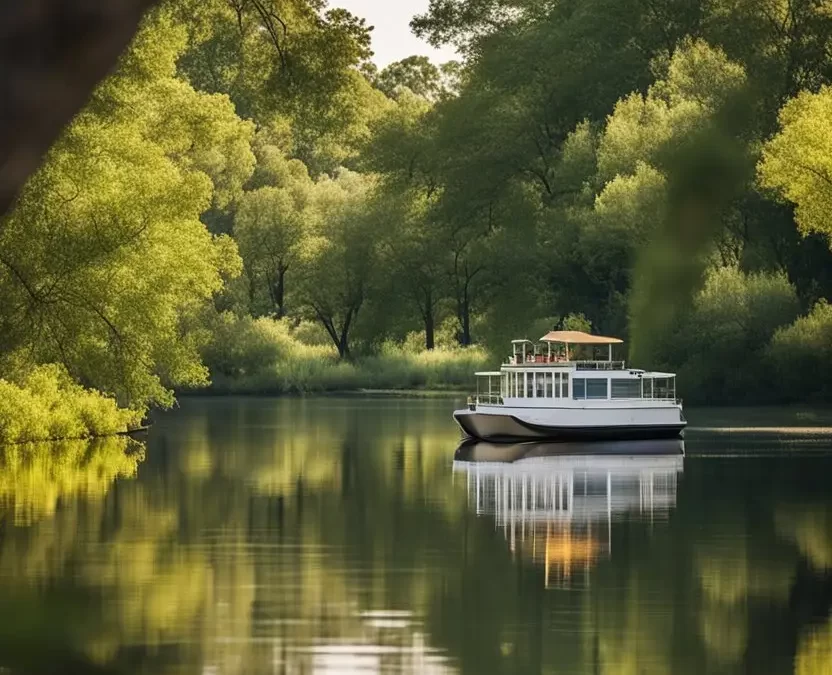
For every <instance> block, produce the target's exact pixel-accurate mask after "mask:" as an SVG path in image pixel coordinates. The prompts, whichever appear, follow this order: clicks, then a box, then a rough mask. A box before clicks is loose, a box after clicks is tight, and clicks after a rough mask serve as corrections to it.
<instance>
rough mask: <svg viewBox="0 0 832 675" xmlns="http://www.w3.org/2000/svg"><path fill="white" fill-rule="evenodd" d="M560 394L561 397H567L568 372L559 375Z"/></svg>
mask: <svg viewBox="0 0 832 675" xmlns="http://www.w3.org/2000/svg"><path fill="white" fill-rule="evenodd" d="M560 395H561V397H562V398H569V373H563V374H562V375H561V381H560Z"/></svg>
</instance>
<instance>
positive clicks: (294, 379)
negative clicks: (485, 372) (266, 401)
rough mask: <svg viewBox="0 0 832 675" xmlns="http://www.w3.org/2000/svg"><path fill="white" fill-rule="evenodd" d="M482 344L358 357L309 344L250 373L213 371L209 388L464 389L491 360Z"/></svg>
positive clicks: (253, 391)
mask: <svg viewBox="0 0 832 675" xmlns="http://www.w3.org/2000/svg"><path fill="white" fill-rule="evenodd" d="M487 360H488V358H487V355H486V354H485V352H484V351H482V350H480V349H476V348H473V349H464V350H463V349H455V350H444V349H438V350H434V351H432V352H422V353H419V354H412V353H407V352H405V351H403V350H400V349H393V348H387V349H385V351H384V353H381V354H378V355H376V356H368V357H363V358H359V359H356V360H355V361H350V362H347V361H338V360H337V357H336V356H335V355H334V354H332V353H331V350H329V349H327V348H321V347H305V348H304V349H301V350H298V353H296V354H295V355H293V356H292V357H290V358H288V359H286V360H281V361H277V362H274V363H271V364H269V365H268V366H266V367H265V368H263V369H260V370H257V371H256V372H252V373H241V374H237V375H229V374H224V373H218V374H215V375H214V376H213V382H212V385H211V388H210V389H209V390H208V392H209V393H215V394H307V393H325V392H347V391H360V390H373V391H382V390H383V391H388V392H392V391H399V392H401V391H413V390H431V391H463V390H468V389H470V387H471V383H472V382H473V373H474V372H475V371H477V370H482V369H483V368H484V367H485V366H486V364H487Z"/></svg>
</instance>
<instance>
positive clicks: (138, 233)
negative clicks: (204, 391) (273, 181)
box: [0, 10, 253, 408]
mask: <svg viewBox="0 0 832 675" xmlns="http://www.w3.org/2000/svg"><path fill="white" fill-rule="evenodd" d="M183 45H184V32H183V31H182V29H181V27H178V26H176V25H174V23H173V22H172V21H171V19H170V16H169V15H168V14H167V13H166V12H165V11H164V10H159V11H158V12H157V13H155V14H153V15H152V16H151V17H150V18H149V19H148V20H147V21H146V22H145V24H144V25H143V28H142V30H141V31H140V34H139V35H138V37H137V39H136V41H135V42H134V44H133V45H132V46H131V49H130V51H129V52H128V53H127V54H126V55H125V56H124V58H123V59H122V62H121V66H120V68H119V70H118V72H117V73H116V74H115V75H114V76H112V77H111V78H109V79H108V80H106V81H105V82H104V83H103V84H102V85H101V86H100V87H99V88H98V90H96V93H95V95H94V97H93V99H92V101H91V102H90V104H89V105H88V107H87V108H86V109H85V110H84V111H83V112H82V113H81V114H80V115H79V116H78V117H77V118H76V119H75V121H74V122H73V123H72V124H71V125H70V126H69V128H68V129H67V130H66V131H65V132H64V134H63V136H62V137H61V139H60V140H59V142H58V143H57V144H56V145H55V146H54V147H53V148H52V150H51V151H50V153H49V155H48V156H47V160H46V163H45V164H44V166H43V167H41V169H40V170H39V171H38V172H37V173H36V174H35V175H34V176H33V177H32V179H31V180H30V181H29V183H28V184H27V185H26V187H25V189H24V191H23V192H22V194H21V196H20V199H19V201H18V204H17V207H16V209H15V210H14V211H13V212H12V213H11V214H10V215H9V216H8V217H7V218H6V219H4V221H3V222H2V225H0V297H2V298H3V299H4V302H3V303H2V309H0V326H2V328H3V337H2V349H0V352H2V354H3V359H2V362H0V370H2V371H3V372H10V373H14V372H16V371H20V370H23V371H25V370H26V369H27V368H29V367H31V365H32V364H37V363H49V362H58V363H61V364H62V365H64V366H65V367H66V369H67V370H68V371H69V372H70V373H71V374H72V375H73V376H75V377H76V378H78V379H79V380H80V381H81V382H82V383H84V384H86V385H92V386H95V387H97V388H99V389H101V390H104V391H106V392H110V393H113V394H115V395H116V396H117V397H118V400H119V402H120V403H122V404H130V405H132V406H134V407H137V408H142V407H143V406H145V405H147V404H150V403H157V404H170V403H171V401H172V397H173V394H172V392H171V391H170V387H172V386H177V385H192V386H193V385H198V384H202V383H205V382H206V381H207V372H206V371H205V369H204V367H203V366H202V364H201V361H200V358H199V352H198V346H199V341H200V339H201V338H200V332H199V330H197V329H198V326H197V324H196V316H197V314H198V312H199V311H200V310H201V308H202V307H203V306H204V305H205V303H207V302H208V301H210V299H211V297H212V295H213V294H214V293H216V292H217V291H219V290H220V288H221V287H222V283H223V276H224V275H225V274H229V275H232V276H233V274H235V273H238V272H239V258H238V256H237V253H236V247H235V246H234V245H233V242H230V241H229V240H227V238H216V239H215V238H213V237H212V236H211V235H210V234H209V233H208V231H207V230H206V228H205V226H204V225H203V224H202V223H201V222H200V220H199V216H200V214H201V213H202V212H204V211H205V210H206V209H207V208H208V207H209V205H210V204H211V203H212V201H213V200H214V199H215V198H216V199H222V198H223V197H222V196H221V195H222V193H223V190H224V189H226V188H227V189H228V191H229V192H231V193H233V192H234V191H235V190H237V189H238V188H239V186H240V185H241V184H242V182H244V181H245V179H246V178H247V174H248V173H250V171H251V168H252V166H253V157H251V156H250V155H251V153H250V150H246V145H245V144H246V143H247V142H250V138H251V133H252V128H251V125H250V124H248V123H246V122H243V121H242V120H240V119H239V118H238V117H237V116H236V115H235V114H234V110H233V107H232V105H231V103H230V101H229V100H228V99H227V98H226V97H224V96H222V95H209V94H203V93H198V92H196V91H194V90H193V89H191V88H190V87H188V86H187V85H185V84H183V83H181V82H179V81H177V80H176V79H175V78H174V72H175V60H176V58H177V56H178V51H177V50H178V49H180V48H181V47H182V46H183ZM173 129H175V130H176V133H175V134H171V133H169V132H170V131H171V130H173ZM247 154H248V157H247ZM215 181H216V186H217V187H218V189H217V190H215ZM217 195H220V196H219V197H218V196H217Z"/></svg>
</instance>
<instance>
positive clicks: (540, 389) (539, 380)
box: [534, 373, 546, 398]
mask: <svg viewBox="0 0 832 675" xmlns="http://www.w3.org/2000/svg"><path fill="white" fill-rule="evenodd" d="M543 375H544V373H535V376H534V379H535V385H536V387H537V388H536V395H537V398H543V397H544V396H546V391H545V389H544V387H545V385H546V381H545V380H544V379H543Z"/></svg>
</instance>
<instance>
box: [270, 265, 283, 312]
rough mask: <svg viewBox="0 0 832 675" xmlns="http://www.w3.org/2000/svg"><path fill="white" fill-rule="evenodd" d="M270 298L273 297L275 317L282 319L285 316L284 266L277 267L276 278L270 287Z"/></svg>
mask: <svg viewBox="0 0 832 675" xmlns="http://www.w3.org/2000/svg"><path fill="white" fill-rule="evenodd" d="M272 298H274V308H275V310H277V318H278V319H282V318H283V317H284V316H286V300H285V298H286V268H285V267H278V268H277V279H275V282H274V284H273V287H272Z"/></svg>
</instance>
